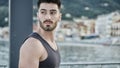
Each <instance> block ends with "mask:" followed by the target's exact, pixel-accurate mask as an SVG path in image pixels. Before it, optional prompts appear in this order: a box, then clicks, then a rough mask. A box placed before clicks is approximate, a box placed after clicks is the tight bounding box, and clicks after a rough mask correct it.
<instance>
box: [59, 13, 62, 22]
mask: <svg viewBox="0 0 120 68" xmlns="http://www.w3.org/2000/svg"><path fill="white" fill-rule="evenodd" d="M61 19H62V13H60V16H59V21H61Z"/></svg>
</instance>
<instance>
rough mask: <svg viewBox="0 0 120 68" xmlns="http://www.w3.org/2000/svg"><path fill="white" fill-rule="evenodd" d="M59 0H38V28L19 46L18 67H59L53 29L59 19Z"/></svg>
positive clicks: (58, 56)
mask: <svg viewBox="0 0 120 68" xmlns="http://www.w3.org/2000/svg"><path fill="white" fill-rule="evenodd" d="M60 6H61V2H60V0H39V1H38V13H37V18H38V21H39V28H38V30H37V31H36V32H34V33H32V34H30V36H29V37H28V38H27V39H26V40H25V42H24V43H23V45H22V46H21V48H20V56H19V68H59V65H60V55H59V52H58V47H57V45H56V43H55V40H54V29H55V28H56V26H57V24H58V21H60V20H61V13H60Z"/></svg>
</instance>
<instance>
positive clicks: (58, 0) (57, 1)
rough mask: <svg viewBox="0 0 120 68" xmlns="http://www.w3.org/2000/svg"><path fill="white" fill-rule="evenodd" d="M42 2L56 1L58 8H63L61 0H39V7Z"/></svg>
mask: <svg viewBox="0 0 120 68" xmlns="http://www.w3.org/2000/svg"><path fill="white" fill-rule="evenodd" d="M41 3H55V4H57V6H58V8H59V9H60V8H61V1H60V0H38V2H37V7H38V8H39V6H40V4H41Z"/></svg>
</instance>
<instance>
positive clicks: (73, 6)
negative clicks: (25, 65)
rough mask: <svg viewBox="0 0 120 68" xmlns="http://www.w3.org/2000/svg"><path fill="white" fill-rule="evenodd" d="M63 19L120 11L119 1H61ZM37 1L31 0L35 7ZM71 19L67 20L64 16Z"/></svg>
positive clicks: (90, 16) (94, 16) (91, 16)
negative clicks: (68, 15) (68, 16)
mask: <svg viewBox="0 0 120 68" xmlns="http://www.w3.org/2000/svg"><path fill="white" fill-rule="evenodd" d="M61 1H62V5H63V8H62V13H63V19H72V18H73V17H81V16H87V17H89V18H96V16H97V15H99V14H106V13H110V12H113V11H116V10H120V0H61ZM36 2H37V0H33V5H36ZM67 13H68V14H71V16H72V17H70V18H67V17H66V14H67Z"/></svg>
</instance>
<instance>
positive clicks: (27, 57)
mask: <svg viewBox="0 0 120 68" xmlns="http://www.w3.org/2000/svg"><path fill="white" fill-rule="evenodd" d="M38 66H39V56H38V55H37V53H35V50H34V51H33V50H31V49H29V48H27V49H26V48H21V49H20V56H19V68H38Z"/></svg>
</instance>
